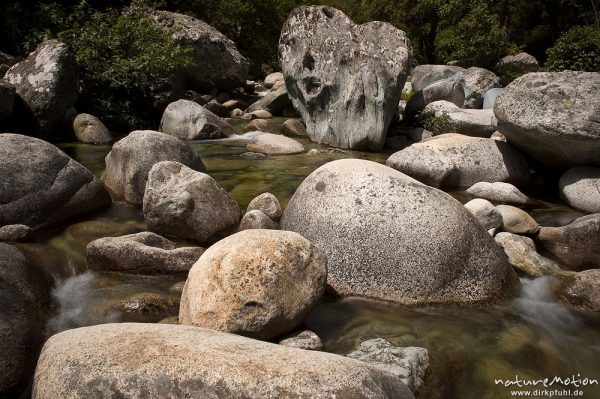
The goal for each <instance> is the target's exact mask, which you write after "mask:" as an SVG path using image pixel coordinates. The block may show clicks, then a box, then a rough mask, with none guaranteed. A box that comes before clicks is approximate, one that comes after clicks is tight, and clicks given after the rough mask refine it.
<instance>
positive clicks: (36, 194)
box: [0, 133, 110, 229]
mask: <svg viewBox="0 0 600 399" xmlns="http://www.w3.org/2000/svg"><path fill="white" fill-rule="evenodd" d="M109 204H110V197H109V195H108V193H107V192H106V190H105V189H104V187H102V183H100V181H99V180H98V179H96V177H94V175H93V174H92V173H91V172H90V171H89V170H87V169H86V168H85V167H83V166H82V165H80V164H79V163H77V162H75V161H74V160H72V159H71V158H70V157H69V156H68V155H67V154H65V153H64V152H62V151H61V150H59V149H58V148H57V147H55V146H53V145H52V144H50V143H47V142H45V141H43V140H40V139H36V138H33V137H28V136H22V135H19V134H11V133H3V134H0V227H2V226H6V225H14V224H22V225H26V226H28V227H30V228H32V229H38V228H42V227H45V226H47V225H51V224H55V223H57V222H61V221H64V220H66V219H69V218H72V217H74V216H78V215H81V214H85V213H89V212H92V211H96V210H98V209H101V208H104V207H106V206H108V205H109Z"/></svg>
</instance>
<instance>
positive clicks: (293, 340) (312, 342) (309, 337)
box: [279, 330, 323, 351]
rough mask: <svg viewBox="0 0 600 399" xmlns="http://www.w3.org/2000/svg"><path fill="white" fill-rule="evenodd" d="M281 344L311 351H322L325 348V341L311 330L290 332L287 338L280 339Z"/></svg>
mask: <svg viewBox="0 0 600 399" xmlns="http://www.w3.org/2000/svg"><path fill="white" fill-rule="evenodd" d="M279 345H283V346H288V347H290V348H298V349H306V350H311V351H320V350H321V349H323V342H322V341H321V338H319V336H318V335H317V334H315V333H314V332H312V331H310V330H304V331H300V332H297V333H294V334H290V335H288V336H287V337H286V338H284V339H282V340H281V341H279Z"/></svg>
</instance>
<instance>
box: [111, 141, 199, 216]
mask: <svg viewBox="0 0 600 399" xmlns="http://www.w3.org/2000/svg"><path fill="white" fill-rule="evenodd" d="M161 161H176V162H180V163H182V164H184V165H186V166H188V167H189V168H192V169H194V170H197V171H205V168H204V164H203V163H202V160H201V159H200V157H199V156H198V155H197V154H196V153H195V152H194V151H192V149H191V148H190V147H189V146H188V145H187V144H186V143H184V142H183V141H181V140H179V139H177V138H175V137H173V136H169V135H168V134H164V133H160V132H154V131H151V130H138V131H134V132H131V133H129V135H128V136H127V137H125V138H123V139H121V140H119V141H117V142H116V143H115V145H113V147H112V150H111V151H110V152H109V153H108V155H107V156H106V170H105V171H104V173H103V174H102V178H101V179H102V182H103V183H104V184H105V185H106V186H107V187H108V188H109V189H110V190H111V191H112V192H113V194H114V195H115V196H116V197H117V198H119V199H124V200H125V201H127V202H130V203H132V204H135V205H141V204H142V202H143V198H144V191H145V190H146V181H147V180H148V172H150V169H151V168H152V166H154V164H156V163H158V162H161Z"/></svg>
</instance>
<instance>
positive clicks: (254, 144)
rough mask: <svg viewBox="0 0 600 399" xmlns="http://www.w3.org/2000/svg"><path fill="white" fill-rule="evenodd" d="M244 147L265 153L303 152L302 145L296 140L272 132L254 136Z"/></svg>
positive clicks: (289, 153)
mask: <svg viewBox="0 0 600 399" xmlns="http://www.w3.org/2000/svg"><path fill="white" fill-rule="evenodd" d="M246 149H247V150H248V151H251V152H260V153H263V154H267V155H291V154H298V153H301V152H304V146H303V145H302V144H300V143H299V142H297V141H296V140H294V139H291V138H289V137H285V136H282V135H280V134H272V133H265V134H261V135H260V136H256V137H254V138H253V139H252V141H251V142H250V144H248V146H247V147H246Z"/></svg>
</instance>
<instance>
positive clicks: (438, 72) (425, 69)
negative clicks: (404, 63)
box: [410, 64, 465, 92]
mask: <svg viewBox="0 0 600 399" xmlns="http://www.w3.org/2000/svg"><path fill="white" fill-rule="evenodd" d="M463 71H465V69H464V68H461V67H459V66H453V65H433V64H424V65H418V66H416V67H415V68H414V69H413V70H412V72H411V73H410V82H411V83H412V90H413V92H418V91H421V90H423V89H424V88H426V87H427V86H429V85H430V84H432V83H434V82H437V81H439V80H443V79H446V78H449V77H451V76H454V75H456V74H457V73H460V72H463Z"/></svg>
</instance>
